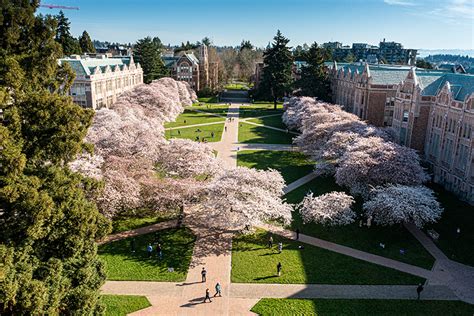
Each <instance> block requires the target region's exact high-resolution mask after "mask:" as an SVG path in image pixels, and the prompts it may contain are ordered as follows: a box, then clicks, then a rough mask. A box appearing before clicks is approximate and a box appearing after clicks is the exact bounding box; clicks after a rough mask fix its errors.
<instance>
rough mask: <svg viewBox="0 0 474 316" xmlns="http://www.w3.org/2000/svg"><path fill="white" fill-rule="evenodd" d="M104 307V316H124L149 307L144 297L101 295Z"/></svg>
mask: <svg viewBox="0 0 474 316" xmlns="http://www.w3.org/2000/svg"><path fill="white" fill-rule="evenodd" d="M101 299H102V302H103V303H104V304H105V306H106V310H105V316H125V315H128V314H130V313H133V312H135V311H138V310H140V309H144V308H146V307H149V306H151V304H150V302H149V301H148V299H147V298H146V297H145V296H136V295H102V296H101Z"/></svg>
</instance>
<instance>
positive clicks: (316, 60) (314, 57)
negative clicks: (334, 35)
mask: <svg viewBox="0 0 474 316" xmlns="http://www.w3.org/2000/svg"><path fill="white" fill-rule="evenodd" d="M328 58H329V56H328V52H327V51H326V49H324V48H320V47H318V44H317V43H313V44H312V45H311V47H310V48H309V50H308V51H304V52H302V59H303V60H304V61H305V62H306V66H303V67H302V69H301V78H300V79H299V80H298V81H297V82H296V87H298V88H300V89H301V94H302V95H303V96H309V97H317V98H318V99H320V100H323V101H328V102H329V101H331V93H330V91H331V87H330V82H329V78H328V75H327V73H326V71H325V70H324V61H325V60H327V59H328Z"/></svg>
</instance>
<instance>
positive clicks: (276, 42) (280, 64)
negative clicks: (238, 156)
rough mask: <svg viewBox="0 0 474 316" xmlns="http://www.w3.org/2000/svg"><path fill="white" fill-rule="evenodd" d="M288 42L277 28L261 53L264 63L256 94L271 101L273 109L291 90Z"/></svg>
mask: <svg viewBox="0 0 474 316" xmlns="http://www.w3.org/2000/svg"><path fill="white" fill-rule="evenodd" d="M289 42H290V40H289V39H287V38H285V37H284V36H283V35H282V34H281V32H280V30H278V32H277V34H276V36H275V37H274V38H273V43H272V45H271V47H269V48H267V50H265V52H264V53H263V62H264V64H265V65H264V67H263V75H262V81H261V82H260V86H259V92H258V94H259V96H260V97H261V98H263V99H266V100H269V101H273V104H274V107H275V109H276V107H277V101H278V99H280V98H282V97H284V96H285V94H286V93H288V92H289V91H290V90H291V83H292V81H293V80H292V77H291V66H292V62H293V56H292V54H291V47H288V46H287V45H288V43H289Z"/></svg>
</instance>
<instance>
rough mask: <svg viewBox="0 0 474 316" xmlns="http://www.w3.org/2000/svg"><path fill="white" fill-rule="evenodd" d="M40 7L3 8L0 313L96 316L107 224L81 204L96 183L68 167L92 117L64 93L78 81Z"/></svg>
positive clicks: (14, 1) (17, 4) (19, 2)
mask: <svg viewBox="0 0 474 316" xmlns="http://www.w3.org/2000/svg"><path fill="white" fill-rule="evenodd" d="M37 6H38V1H23V0H11V1H7V2H3V3H2V4H1V6H0V8H1V11H2V18H3V23H2V24H1V25H0V31H1V33H2V34H4V35H5V36H3V35H2V36H1V37H0V108H1V109H2V110H3V117H2V118H1V120H0V148H1V151H0V275H3V279H2V280H0V282H1V286H0V314H1V315H92V314H100V313H102V312H103V307H102V305H101V304H100V296H99V288H100V287H101V285H102V284H103V282H104V281H105V273H104V267H103V264H102V263H101V261H99V259H98V256H97V246H96V244H95V240H96V239H98V238H100V237H101V236H103V235H104V234H106V233H107V231H108V228H109V223H108V222H107V221H106V220H105V219H104V217H103V216H102V215H100V214H99V212H98V210H97V208H96V206H95V205H94V204H93V203H92V202H90V201H88V200H87V199H86V195H85V192H84V190H85V189H87V190H89V189H90V190H92V189H94V186H95V185H96V184H94V183H93V182H92V181H91V180H90V179H85V178H83V177H82V176H80V175H78V174H76V173H72V172H71V171H70V170H69V168H68V167H67V163H68V162H70V161H71V160H72V159H74V157H75V156H76V155H77V154H78V153H79V152H80V151H82V150H83V149H85V148H88V146H87V144H84V143H83V141H82V140H83V138H84V136H85V134H86V132H87V128H88V127H89V126H90V124H91V120H92V116H93V112H92V111H90V110H85V109H82V108H81V107H80V106H78V105H76V104H74V103H73V102H72V100H71V99H70V97H68V96H66V95H65V94H64V92H65V91H67V90H68V89H69V88H70V86H71V83H72V80H73V79H74V75H73V72H72V71H71V69H70V68H68V67H67V66H65V67H60V66H58V63H57V59H58V58H60V57H61V55H62V53H61V47H60V45H59V44H58V43H57V42H56V41H55V34H56V31H57V29H56V28H57V25H58V24H57V21H56V19H54V18H53V17H51V16H46V17H43V16H41V15H38V16H35V10H36V8H37Z"/></svg>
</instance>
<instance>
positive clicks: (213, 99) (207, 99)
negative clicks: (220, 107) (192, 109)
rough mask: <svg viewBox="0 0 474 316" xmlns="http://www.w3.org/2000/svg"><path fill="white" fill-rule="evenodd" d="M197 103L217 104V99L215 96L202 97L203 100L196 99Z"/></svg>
mask: <svg viewBox="0 0 474 316" xmlns="http://www.w3.org/2000/svg"><path fill="white" fill-rule="evenodd" d="M198 101H199V102H204V103H218V102H219V98H218V97H217V96H213V97H204V98H198Z"/></svg>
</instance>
